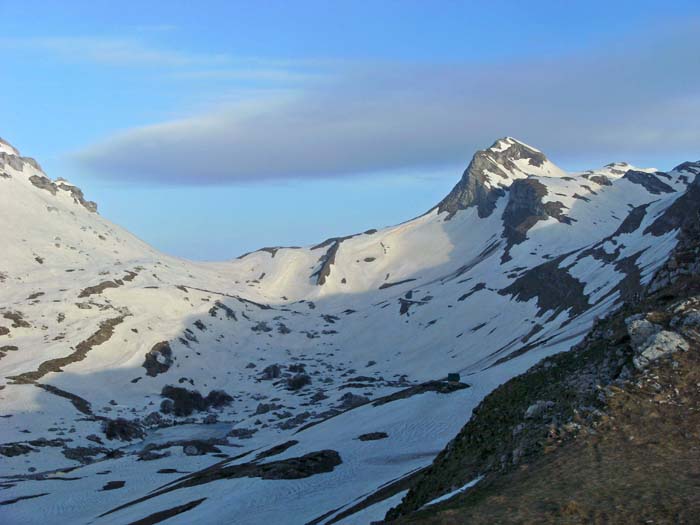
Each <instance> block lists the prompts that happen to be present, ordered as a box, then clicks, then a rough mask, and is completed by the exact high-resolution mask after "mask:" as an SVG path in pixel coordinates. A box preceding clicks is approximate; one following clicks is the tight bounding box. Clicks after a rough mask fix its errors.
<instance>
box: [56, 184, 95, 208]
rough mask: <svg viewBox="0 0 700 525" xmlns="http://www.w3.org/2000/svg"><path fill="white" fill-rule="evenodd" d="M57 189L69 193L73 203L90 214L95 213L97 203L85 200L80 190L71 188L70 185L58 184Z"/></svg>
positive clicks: (74, 187)
mask: <svg viewBox="0 0 700 525" xmlns="http://www.w3.org/2000/svg"><path fill="white" fill-rule="evenodd" d="M58 188H59V189H62V190H65V191H67V192H69V193H70V194H71V195H72V196H73V202H75V203H76V204H79V205H81V206H82V207H83V208H85V209H86V210H87V211H89V212H92V213H97V203H95V202H93V201H88V200H85V195H83V192H82V190H81V189H80V188H78V187H76V186H72V185H70V184H62V183H59V184H58Z"/></svg>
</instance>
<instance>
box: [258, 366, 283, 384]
mask: <svg viewBox="0 0 700 525" xmlns="http://www.w3.org/2000/svg"><path fill="white" fill-rule="evenodd" d="M281 374H282V369H281V368H280V366H279V365H269V366H266V367H265V369H264V370H263V371H262V374H261V375H260V379H262V380H264V381H269V380H270V379H277V378H279V377H280V375H281Z"/></svg>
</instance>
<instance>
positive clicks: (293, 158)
mask: <svg viewBox="0 0 700 525" xmlns="http://www.w3.org/2000/svg"><path fill="white" fill-rule="evenodd" d="M699 30H700V26H699V25H698V24H697V23H689V24H688V25H686V26H685V27H676V28H674V30H673V31H670V32H662V31H656V32H649V33H647V34H644V35H642V36H641V37H640V38H638V39H630V40H628V41H626V42H624V43H621V44H620V43H615V45H613V46H608V47H606V48H602V47H601V48H600V49H598V50H595V51H591V52H589V53H587V54H578V55H572V56H564V57H559V58H557V59H551V60H544V61H534V60H533V61H529V62H519V63H501V64H498V65H488V64H486V65H484V64H481V65H472V64H451V65H431V64H425V63H423V64H398V63H384V64H370V65H363V64H354V65H352V66H349V65H346V67H345V69H344V71H343V72H342V73H341V74H337V76H335V77H334V79H333V80H332V81H324V82H321V83H310V84H309V85H304V86H302V87H300V88H299V89H297V90H295V91H293V92H292V94H287V95H284V96H280V97H276V98H272V99H270V98H267V99H253V100H249V101H245V102H238V103H235V104H225V105H222V106H220V107H218V108H216V110H214V111H211V112H209V113H207V114H202V115H195V116H192V117H191V118H186V119H182V120H178V121H173V122H165V123H159V124H156V125H153V126H147V127H142V128H137V129H133V130H130V131H127V132H125V133H122V134H119V135H116V136H113V137H111V138H108V139H107V140H105V141H104V142H102V143H100V144H97V145H94V146H91V147H88V148H86V149H85V150H83V151H81V152H79V153H78V154H77V155H76V159H77V161H78V162H79V163H80V165H81V166H82V167H83V168H84V169H85V170H87V171H89V172H90V173H93V174H96V175H100V176H104V177H113V178H120V179H123V180H132V181H147V182H157V183H163V184H226V183H235V182H250V181H263V180H270V179H289V178H322V177H339V176H350V175H354V174H360V173H363V174H366V173H368V172H375V171H386V170H398V169H407V168H408V169H416V168H421V167H429V166H438V165H444V164H446V163H454V162H463V161H465V160H466V159H468V156H469V152H471V151H473V150H474V149H475V148H478V147H483V146H484V145H486V144H488V143H489V142H490V141H492V140H493V139H495V138H497V137H500V136H503V135H513V136H516V137H520V138H522V139H523V140H526V141H527V142H529V143H532V144H533V145H536V146H540V147H543V148H544V149H545V150H549V151H555V152H557V151H566V152H567V154H568V155H573V156H575V155H576V154H577V153H584V152H585V153H586V154H588V155H590V154H593V155H597V156H605V155H608V154H609V155H614V158H619V156H620V155H634V154H635V153H639V152H644V153H647V154H648V153H653V152H657V151H658V152H664V153H666V154H673V153H674V152H681V151H688V150H691V149H693V148H698V147H699V146H700V119H698V115H699V114H700V90H698V89H697V86H698V85H700V41H699V40H698V39H697V34H698V32H699ZM698 156H700V151H698Z"/></svg>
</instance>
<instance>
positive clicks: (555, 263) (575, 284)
mask: <svg viewBox="0 0 700 525" xmlns="http://www.w3.org/2000/svg"><path fill="white" fill-rule="evenodd" d="M564 258H566V255H562V256H560V257H557V258H556V259H552V260H551V261H548V262H546V263H543V264H540V265H539V266H535V267H534V268H532V269H530V270H528V271H527V272H525V273H524V274H523V275H521V276H520V277H518V278H517V279H516V280H515V281H514V282H513V283H512V284H511V285H510V286H508V287H507V288H504V289H503V290H500V291H499V292H498V293H499V294H501V295H511V296H513V298H515V299H516V300H517V301H525V302H526V301H529V300H530V299H533V298H537V306H538V307H539V309H540V310H539V315H542V314H543V313H544V312H547V311H550V310H551V311H553V312H554V313H553V315H557V314H558V313H559V312H561V311H563V310H569V309H570V310H571V313H572V314H574V315H575V314H579V313H581V312H583V311H585V310H586V309H587V308H589V307H590V304H589V302H588V296H587V295H586V294H584V292H583V291H584V285H583V284H582V283H581V282H580V281H578V280H576V279H574V278H573V277H572V276H571V274H569V272H567V271H566V269H564V268H559V264H560V263H561V262H562V260H564Z"/></svg>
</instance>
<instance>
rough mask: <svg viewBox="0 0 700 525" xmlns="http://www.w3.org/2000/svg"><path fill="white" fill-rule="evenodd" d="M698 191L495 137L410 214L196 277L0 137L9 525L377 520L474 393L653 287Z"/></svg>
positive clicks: (1, 342)
mask: <svg viewBox="0 0 700 525" xmlns="http://www.w3.org/2000/svg"><path fill="white" fill-rule="evenodd" d="M698 173H700V165H698V164H688V163H686V164H684V165H681V166H679V167H678V168H677V169H675V170H671V171H669V172H668V173H664V172H658V171H656V170H653V169H638V168H635V167H633V166H630V165H627V164H621V163H617V164H610V165H608V166H605V167H603V168H600V169H596V170H590V171H586V172H581V173H567V172H565V171H563V170H562V169H560V168H559V167H557V166H556V165H554V164H553V163H552V162H551V161H549V160H548V159H547V158H546V157H545V156H544V155H543V154H542V152H540V151H539V150H536V149H534V148H532V147H530V146H527V145H525V144H523V143H521V142H519V141H517V140H515V139H512V138H505V139H500V140H498V141H497V142H496V143H495V144H494V145H493V146H492V147H491V148H488V149H486V150H483V151H480V152H477V154H476V155H475V157H474V160H473V161H472V163H471V164H470V166H469V168H468V169H467V170H466V171H465V173H464V175H463V176H462V179H461V180H460V181H459V183H458V184H457V186H456V187H455V189H454V190H453V192H451V193H450V195H448V196H447V197H446V198H445V200H444V201H442V202H441V203H439V204H438V205H437V206H436V207H435V208H434V209H432V210H431V211H429V212H428V213H426V214H424V215H422V216H420V217H417V218H415V219H413V220H410V221H408V222H405V223H403V224H400V225H398V226H392V227H388V228H384V229H380V230H370V231H367V232H364V233H360V234H358V235H355V236H350V237H345V238H333V239H328V240H327V241H324V242H322V243H319V244H318V245H315V246H311V247H303V248H284V247H271V248H263V249H261V250H259V251H256V252H253V253H250V254H246V255H244V256H241V257H240V258H238V259H236V260H233V261H226V262H220V263H196V262H191V261H186V260H182V259H178V258H174V257H170V256H168V255H165V254H162V253H160V252H158V251H157V250H155V249H153V248H151V247H150V246H148V245H146V244H145V243H143V242H142V241H140V240H139V239H137V238H136V237H135V236H133V235H131V234H130V233H128V232H127V231H125V230H123V229H122V228H120V227H118V226H116V225H114V224H112V223H110V222H109V221H107V220H106V219H104V218H102V217H101V216H100V215H99V214H98V213H97V211H96V205H95V204H94V203H92V202H90V201H87V200H86V199H85V198H84V196H83V194H82V192H81V191H80V190H79V189H78V188H76V187H75V186H73V185H71V184H70V183H68V182H66V181H52V180H51V179H49V178H47V177H46V175H44V173H43V172H42V171H41V168H40V166H39V164H38V163H37V162H36V161H34V160H33V159H29V158H26V157H21V156H20V154H19V152H18V151H17V150H16V149H14V148H13V147H12V146H10V145H9V144H7V143H5V142H2V141H0V247H1V248H0V291H1V295H0V422H1V426H0V477H1V481H0V522H2V523H8V524H34V523H45V522H46V520H47V519H49V520H50V521H52V522H53V521H59V520H60V521H62V522H65V523H76V524H79V523H84V524H87V523H90V524H111V523H113V524H125V523H158V522H161V521H164V520H168V523H221V524H229V523H236V524H239V525H241V524H260V523H265V524H267V523H275V524H287V523H288V524H305V523H316V524H329V523H341V522H342V523H344V524H358V525H360V524H368V523H370V522H371V521H373V520H378V519H381V518H383V516H384V514H385V513H386V511H387V510H388V509H389V508H391V507H392V506H394V505H396V504H397V503H398V502H399V501H400V500H401V498H402V497H403V495H404V494H405V493H406V490H407V487H406V485H405V482H406V481H407V480H408V479H410V476H412V475H415V474H416V473H417V472H419V471H420V470H421V469H422V468H424V467H426V466H428V465H430V463H431V461H432V460H433V458H434V457H435V456H436V455H437V454H438V453H439V451H440V450H441V449H442V448H443V447H444V446H445V445H446V444H447V443H448V442H449V440H450V439H451V438H452V437H453V436H454V435H455V434H456V433H457V432H458V431H459V430H460V429H461V427H462V426H463V425H464V423H465V422H466V421H467V420H468V419H469V417H470V414H471V411H472V409H473V408H474V407H475V406H476V405H477V404H478V403H479V402H480V401H481V400H482V399H483V397H484V396H485V395H487V394H488V393H489V392H490V391H491V390H493V389H494V388H495V387H497V386H498V385H500V384H501V383H503V382H505V381H506V380H508V379H509V378H511V377H513V376H514V375H517V374H519V373H522V372H523V371H525V370H527V368H529V367H530V366H532V365H533V364H534V363H536V362H538V361H539V360H541V359H542V358H543V357H545V356H548V355H551V354H554V353H557V352H563V351H566V350H568V349H570V348H571V347H572V346H573V345H575V344H576V343H577V342H579V341H580V340H581V339H582V338H583V336H584V334H585V333H586V332H587V330H588V329H589V327H590V326H591V324H592V322H593V321H594V319H595V318H596V317H600V316H604V315H606V314H607V313H609V312H610V311H611V310H613V309H614V308H615V307H616V306H617V305H619V304H620V303H621V302H622V300H624V299H633V298H634V296H635V294H637V293H638V292H639V290H640V289H641V287H642V286H643V285H645V284H646V283H648V282H649V281H650V279H651V277H652V275H653V273H654V272H655V271H656V269H658V268H659V267H660V265H662V264H663V263H664V262H665V261H666V259H667V257H668V254H669V253H670V251H671V250H672V249H673V248H674V246H675V244H676V233H677V232H676V230H674V229H672V228H671V227H668V226H667V225H665V223H663V221H662V220H661V218H662V216H663V214H664V212H665V211H666V210H667V209H668V207H669V206H670V205H671V204H672V203H673V202H674V201H675V200H676V199H677V198H678V197H679V196H681V195H682V194H683V192H684V191H685V189H686V187H687V185H688V184H689V183H690V182H692V180H693V179H694V178H695V175H697V174H698ZM455 373H457V374H459V380H458V381H456V380H454V379H455V378H454V377H452V378H451V379H452V380H451V381H448V380H447V378H448V374H455ZM139 520H145V521H143V522H141V521H139Z"/></svg>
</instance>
